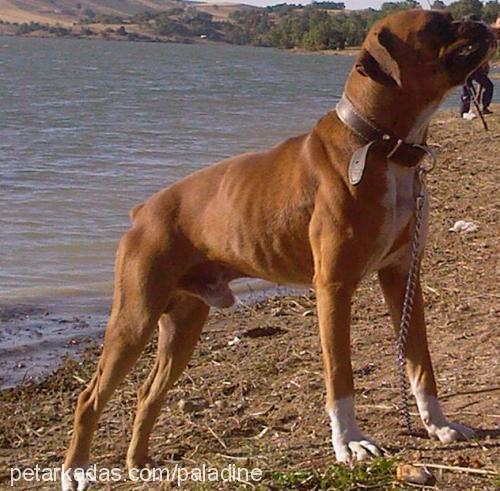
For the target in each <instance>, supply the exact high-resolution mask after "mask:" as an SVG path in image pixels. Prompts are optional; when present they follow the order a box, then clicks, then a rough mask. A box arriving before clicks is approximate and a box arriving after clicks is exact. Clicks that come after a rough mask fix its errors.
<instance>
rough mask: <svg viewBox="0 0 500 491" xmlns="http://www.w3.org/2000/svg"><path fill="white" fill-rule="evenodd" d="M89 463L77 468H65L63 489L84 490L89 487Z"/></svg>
mask: <svg viewBox="0 0 500 491" xmlns="http://www.w3.org/2000/svg"><path fill="white" fill-rule="evenodd" d="M88 467H89V466H88V465H86V466H81V467H78V468H75V469H67V470H66V469H64V467H63V472H62V474H61V489H62V491H84V490H85V489H88V487H89V485H90V480H89V479H88V473H87V469H88Z"/></svg>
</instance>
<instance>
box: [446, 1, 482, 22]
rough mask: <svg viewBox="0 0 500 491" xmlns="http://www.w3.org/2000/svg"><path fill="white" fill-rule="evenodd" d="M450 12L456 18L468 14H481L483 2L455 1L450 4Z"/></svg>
mask: <svg viewBox="0 0 500 491" xmlns="http://www.w3.org/2000/svg"><path fill="white" fill-rule="evenodd" d="M448 12H450V14H451V15H452V16H453V18H454V19H456V20H460V19H462V18H463V17H465V16H466V15H477V16H481V15H482V13H483V4H482V2H481V1H480V0H458V2H453V3H451V4H450V5H449V6H448Z"/></svg>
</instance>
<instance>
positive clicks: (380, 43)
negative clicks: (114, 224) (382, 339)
mask: <svg viewBox="0 0 500 491" xmlns="http://www.w3.org/2000/svg"><path fill="white" fill-rule="evenodd" d="M495 46H496V40H495V36H494V34H493V32H492V30H491V29H490V28H489V27H488V26H486V25H485V24H483V23H482V22H476V21H470V20H468V21H462V22H453V21H452V19H451V17H449V16H448V15H447V14H444V13H441V12H436V11H424V10H411V11H404V12H399V13H396V14H394V15H391V16H389V17H387V18H385V19H383V20H381V21H379V22H378V23H377V24H375V25H374V26H373V28H372V29H371V30H370V32H369V34H368V36H367V38H366V40H365V42H364V44H363V46H362V49H361V52H360V54H359V56H358V58H357V61H356V63H355V65H354V67H353V69H352V71H351V73H350V74H349V77H348V80H347V83H346V85H345V91H344V95H343V97H342V100H341V101H340V103H339V105H338V106H337V110H336V111H330V112H329V113H327V114H326V116H324V117H323V118H322V119H320V120H319V122H318V123H317V124H316V126H315V127H314V128H313V129H312V130H311V131H310V132H309V133H307V134H305V135H302V136H298V137H295V138H291V139H289V140H287V141H285V142H284V143H281V144H280V145H278V146H276V147H274V148H272V149H270V150H268V151H264V152H259V153H247V154H243V155H239V156H237V157H234V158H230V159H227V160H224V161H222V162H219V163H218V164H215V165H213V166H210V167H207V168H205V169H202V170H200V171H198V172H195V173H194V174H191V175H189V176H188V177H186V178H185V179H183V180H181V181H180V182H177V183H176V184H174V185H172V186H170V187H168V188H166V189H164V190H162V191H160V192H158V193H157V194H155V195H153V196H152V197H151V198H149V199H148V200H147V201H146V202H145V203H144V204H141V205H139V206H137V207H135V208H134V209H133V210H132V212H131V218H132V222H133V225H132V227H131V228H130V230H129V231H128V232H127V233H126V234H125V235H124V236H123V238H122V239H121V241H120V244H119V247H118V251H117V256H116V275H115V290H114V298H113V307H112V311H111V314H110V319H109V324H108V327H107V330H106V334H105V339H104V347H103V351H102V355H101V358H100V360H99V363H98V366H97V370H96V373H95V375H94V376H93V378H92V380H91V381H90V383H89V385H88V386H87V388H85V389H84V390H83V392H82V393H81V395H80V397H79V398H78V404H77V407H76V412H75V420H74V431H73V435H72V441H71V445H70V448H69V451H68V453H67V456H66V461H65V469H66V473H65V476H64V483H63V488H64V489H71V487H72V486H76V485H79V486H80V487H79V488H78V489H84V488H85V486H86V484H85V482H84V481H83V479H84V477H82V476H81V474H79V473H77V472H75V471H74V470H75V469H76V468H85V466H87V465H88V462H89V451H90V445H91V440H92V435H93V433H94V431H95V429H96V426H97V422H98V419H99V416H100V415H101V413H102V411H103V408H104V406H105V404H106V402H107V401H108V400H109V398H110V397H111V395H112V393H113V391H114V390H115V388H116V387H117V385H118V384H119V382H120V381H121V380H122V379H123V378H124V377H125V375H126V374H127V372H128V371H129V370H130V369H131V368H132V366H133V365H134V363H135V362H136V360H137V359H138V357H139V355H140V354H141V352H142V351H143V349H144V347H145V346H146V343H147V342H148V341H149V340H150V339H151V337H152V335H153V333H154V331H155V329H156V327H157V326H158V329H159V339H158V354H157V359H156V362H155V364H154V367H153V369H152V371H151V373H150V374H149V376H148V377H147V379H146V381H145V382H144V385H143V386H142V387H141V388H140V389H139V391H138V407H137V413H136V416H135V421H134V425H133V431H132V439H131V442H130V446H129V449H128V453H127V464H128V466H129V468H141V467H143V466H145V465H148V464H149V463H150V459H149V456H148V440H149V437H150V434H151V431H152V428H153V425H154V422H155V420H156V418H157V416H158V413H159V412H160V408H161V405H162V401H163V400H164V398H165V394H166V393H167V391H168V390H169V388H171V387H172V385H173V384H174V383H175V381H176V380H177V379H178V378H179V376H180V375H181V373H182V371H183V370H184V368H185V367H186V365H187V363H188V361H189V359H190V358H191V355H192V353H193V350H194V347H195V345H196V342H197V341H198V339H199V337H200V333H201V330H202V328H203V325H204V324H205V321H206V320H207V316H208V313H209V309H210V307H217V308H221V307H229V306H230V305H232V304H233V303H234V301H235V299H234V297H233V294H232V292H231V290H230V288H229V286H228V283H229V282H230V281H231V280H234V279H235V278H240V277H253V278H263V279H266V280H269V281H271V282H274V283H280V284H302V285H313V286H314V288H315V290H316V295H317V307H318V316H319V328H320V335H321V346H322V352H323V363H324V375H325V381H326V388H327V400H326V409H327V412H328V415H329V417H330V421H331V428H332V443H333V448H334V451H335V456H336V458H337V460H338V461H339V462H349V461H355V460H362V459H365V458H367V457H369V456H372V455H373V456H377V455H380V453H381V451H380V449H379V447H378V446H377V445H376V444H375V443H374V442H373V441H372V440H371V439H370V438H369V437H367V436H365V435H364V434H363V433H362V432H361V430H360V429H359V427H358V425H357V423H356V419H355V411H354V388H353V374H352V367H351V357H350V321H351V298H352V296H353V293H354V291H355V290H356V287H357V286H358V284H359V283H360V281H361V279H362V278H363V277H365V276H366V275H368V274H370V273H372V272H377V273H378V277H379V279H380V284H381V287H382V290H383V293H384V296H385V299H386V303H387V305H388V307H389V309H390V313H391V317H392V320H393V323H394V326H395V328H396V329H398V325H399V320H400V317H401V308H402V307H401V304H402V300H403V294H404V289H405V282H406V278H407V272H408V267H409V262H410V253H409V248H410V247H409V246H410V241H411V230H412V226H413V222H414V192H415V183H416V180H415V175H416V172H417V170H416V169H417V168H418V163H419V162H420V161H421V160H422V158H423V157H424V155H425V153H426V151H427V149H426V147H425V139H426V134H427V127H428V124H429V120H430V118H431V116H432V114H433V113H434V111H435V110H436V109H437V107H438V106H439V103H440V102H441V101H442V100H443V98H444V97H445V95H446V94H447V93H448V92H449V91H450V89H451V88H452V87H455V86H457V85H460V84H463V83H464V81H465V79H466V77H467V76H468V75H469V74H470V73H471V72H472V71H473V70H474V69H475V68H476V67H478V66H479V65H480V64H482V63H484V62H485V61H486V60H487V59H489V57H490V56H491V55H492V53H493V52H494V50H495ZM353 155H355V156H356V158H354V157H353ZM424 235H425V234H424ZM420 252H421V251H420ZM406 357H407V367H408V375H409V377H410V381H411V386H412V391H413V394H414V396H415V398H416V401H417V405H418V409H419V413H420V416H421V418H422V421H423V424H424V426H425V428H426V429H427V431H428V433H429V435H430V436H431V437H434V438H438V439H439V440H440V441H441V442H444V443H449V442H452V441H454V440H459V439H467V438H471V437H473V436H474V432H473V430H471V429H469V428H467V427H466V426H462V425H460V424H456V423H452V422H450V421H448V420H447V419H446V418H445V416H444V415H443V412H442V411H441V408H440V405H439V402H438V399H437V391H436V383H435V379H434V375H433V370H432V366H431V360H430V357H429V352H428V348H427V340H426V330H425V322H424V305H423V300H422V292H421V288H420V285H419V284H418V285H417V288H416V295H415V300H414V311H413V316H412V320H411V325H410V331H409V336H408V344H407V350H406ZM79 476H80V477H79Z"/></svg>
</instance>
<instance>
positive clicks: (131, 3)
mask: <svg viewBox="0 0 500 491" xmlns="http://www.w3.org/2000/svg"><path fill="white" fill-rule="evenodd" d="M188 5H189V6H191V5H192V6H193V7H196V8H197V9H198V10H201V11H206V12H208V13H210V14H212V15H214V16H216V17H219V18H221V20H222V19H223V18H227V17H228V15H229V14H230V13H231V12H234V11H235V10H248V9H254V8H257V7H252V6H250V5H242V4H237V3H235V4H220V5H217V4H207V3H204V2H185V1H176V0H94V1H92V0H0V20H2V21H4V22H10V23H15V22H16V23H19V24H21V23H30V22H38V23H41V24H47V25H56V24H59V25H61V26H71V25H73V24H74V23H78V22H80V21H82V20H85V19H86V18H88V17H89V13H90V14H91V15H96V16H99V15H101V16H103V15H108V16H116V17H121V18H127V17H131V16H133V15H136V14H140V13H143V12H151V13H158V12H162V11H165V10H168V9H172V8H179V7H183V6H184V7H185V6H188Z"/></svg>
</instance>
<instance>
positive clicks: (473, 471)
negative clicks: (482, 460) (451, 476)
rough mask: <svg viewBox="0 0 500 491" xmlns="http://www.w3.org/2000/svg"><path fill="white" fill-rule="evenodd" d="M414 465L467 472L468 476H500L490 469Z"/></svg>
mask: <svg viewBox="0 0 500 491" xmlns="http://www.w3.org/2000/svg"><path fill="white" fill-rule="evenodd" d="M412 465H414V466H415V467H429V468H431V469H442V470H445V471H457V472H465V473H467V474H481V475H483V476H500V472H497V471H491V470H488V469H474V468H473V467H459V466H457V465H443V464H424V463H417V464H412Z"/></svg>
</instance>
